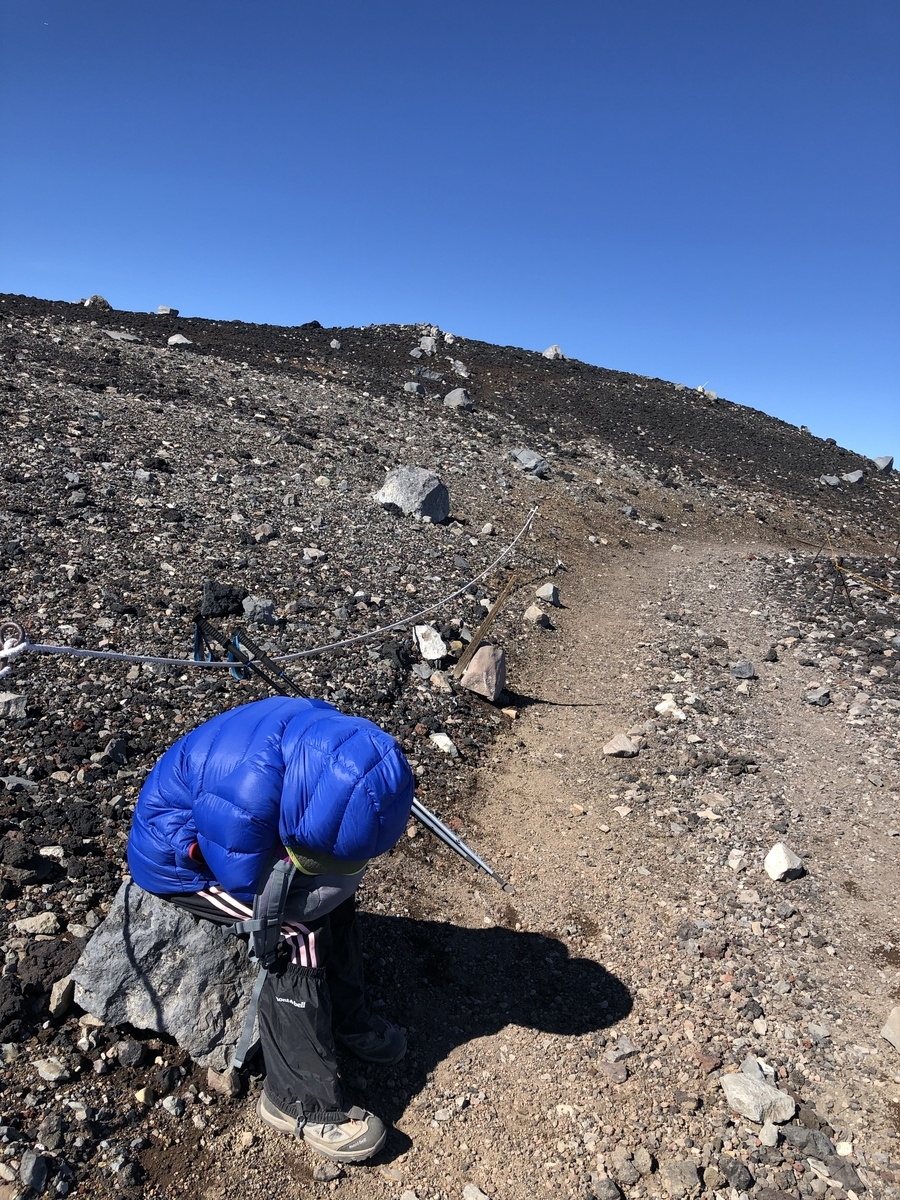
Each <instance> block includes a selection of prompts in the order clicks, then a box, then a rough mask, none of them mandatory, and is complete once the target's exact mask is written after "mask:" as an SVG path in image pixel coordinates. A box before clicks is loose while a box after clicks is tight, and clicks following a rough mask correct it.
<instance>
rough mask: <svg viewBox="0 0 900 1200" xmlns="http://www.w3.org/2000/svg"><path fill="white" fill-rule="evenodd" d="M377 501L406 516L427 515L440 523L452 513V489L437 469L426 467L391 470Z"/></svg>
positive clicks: (378, 493)
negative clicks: (445, 483)
mask: <svg viewBox="0 0 900 1200" xmlns="http://www.w3.org/2000/svg"><path fill="white" fill-rule="evenodd" d="M375 499H376V501H377V502H378V503H379V504H380V505H381V506H382V508H386V509H388V511H390V512H398V513H402V514H403V515H404V516H405V517H408V516H416V517H428V518H429V519H430V520H431V521H433V522H435V523H439V522H441V521H446V520H447V518H448V517H449V516H450V493H449V492H448V491H447V488H446V487H445V486H444V484H443V483H441V481H440V479H438V477H437V475H435V473H434V471H428V470H426V469H425V467H397V468H395V469H394V470H393V471H388V476H387V479H386V480H385V481H384V486H383V487H382V489H381V491H379V492H377V493H376V494H375Z"/></svg>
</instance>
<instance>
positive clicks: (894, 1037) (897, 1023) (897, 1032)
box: [881, 1008, 900, 1050]
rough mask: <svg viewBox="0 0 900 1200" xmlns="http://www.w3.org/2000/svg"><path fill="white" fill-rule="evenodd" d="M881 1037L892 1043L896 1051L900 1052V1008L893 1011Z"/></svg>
mask: <svg viewBox="0 0 900 1200" xmlns="http://www.w3.org/2000/svg"><path fill="white" fill-rule="evenodd" d="M881 1036H882V1037H883V1038H884V1039H885V1040H886V1041H888V1042H890V1043H891V1045H892V1046H893V1047H894V1049H895V1050H900V1008H892V1009H891V1011H890V1014H889V1015H888V1019H887V1021H886V1022H885V1025H884V1029H882V1031H881Z"/></svg>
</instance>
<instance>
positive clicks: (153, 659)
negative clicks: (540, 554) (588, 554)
mask: <svg viewBox="0 0 900 1200" xmlns="http://www.w3.org/2000/svg"><path fill="white" fill-rule="evenodd" d="M536 513H537V509H536V508H533V509H532V510H531V512H530V513H529V514H528V519H527V520H526V522H525V524H524V525H523V526H522V528H521V529H520V530H519V532H518V533H517V534H516V536H515V537H514V538H513V540H512V541H511V542H510V543H509V545H508V546H507V547H506V549H505V550H503V551H502V552H501V553H500V554H498V555H497V557H496V558H495V559H494V561H493V562H492V563H491V564H490V566H487V567H485V568H484V570H483V571H481V572H480V573H479V574H478V575H476V576H474V578H472V579H470V580H469V582H468V583H465V584H463V586H462V587H460V588H457V589H456V591H455V592H451V593H450V594H449V595H447V596H444V597H442V599H440V600H436V601H435V602H434V604H431V605H429V606H428V608H423V609H420V611H419V612H416V613H411V614H410V615H409V616H406V617H401V619H400V620H399V621H393V622H392V623H391V624H390V625H379V626H378V628H377V629H370V630H369V631H368V632H367V633H358V634H355V635H354V636H353V637H348V638H341V639H340V640H339V641H337V642H329V643H328V645H327V646H314V647H313V648H312V649H310V650H297V651H295V652H294V653H293V654H281V655H278V656H277V657H272V658H270V659H269V662H275V663H284V662H294V661H295V660H296V659H298V658H312V657H314V656H315V655H319V654H327V653H328V651H329V650H341V649H343V648H344V647H346V646H356V645H359V644H360V643H361V642H367V641H370V640H371V639H372V638H376V637H382V636H383V635H384V634H386V633H391V632H392V631H393V630H395V629H402V628H403V627H404V626H406V625H411V624H412V623H413V622H414V621H421V620H422V619H423V618H425V617H428V616H431V614H432V613H435V612H437V611H438V610H439V609H441V608H444V607H445V606H446V605H447V604H450V603H451V602H452V601H453V600H457V599H459V597H460V596H462V595H464V594H465V593H466V592H467V591H469V589H470V588H471V587H473V586H474V585H475V584H476V583H480V582H481V580H482V579H484V578H485V577H486V576H487V575H490V573H491V572H492V571H493V570H495V568H496V567H498V566H499V565H500V563H502V562H503V560H504V559H505V558H506V557H508V555H510V554H511V553H512V551H513V550H514V549H515V547H516V546H517V545H518V544H519V542H520V541H521V540H522V538H523V537H524V536H525V534H526V533H527V532H528V530H529V529H530V528H531V524H532V522H533V521H534V518H535V514H536ZM11 641H12V639H7V641H6V642H5V643H4V647H3V649H2V650H0V661H2V660H3V659H8V660H10V661H11V660H12V659H14V658H17V657H18V656H19V655H20V654H24V653H25V652H26V651H30V652H32V653H34V654H62V655H66V656H67V657H71V658H100V659H105V660H106V661H108V662H130V663H156V664H159V665H162V666H166V667H201V668H212V669H214V670H216V669H218V670H221V669H223V668H224V669H226V670H229V671H230V670H231V669H232V668H233V667H234V666H235V665H240V664H235V663H232V662H204V661H202V660H201V661H199V662H198V661H197V660H196V659H193V658H161V657H157V656H156V655H152V654H120V653H118V652H117V651H115V650H81V649H79V648H78V647H76V646H47V645H42V644H41V643H36V642H30V641H29V640H28V638H27V637H26V638H25V639H24V641H21V642H18V643H17V644H15V645H11V644H10V643H11ZM251 661H252V660H251ZM9 670H10V667H8V666H7V667H6V668H5V669H4V670H3V671H0V679H2V678H3V676H4V675H6V674H7V672H8V671H9Z"/></svg>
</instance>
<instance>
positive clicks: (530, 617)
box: [525, 604, 550, 629]
mask: <svg viewBox="0 0 900 1200" xmlns="http://www.w3.org/2000/svg"><path fill="white" fill-rule="evenodd" d="M525 620H526V621H528V623H529V624H530V625H537V626H538V627H539V628H541V629H549V628H550V618H549V617H548V616H547V614H546V613H545V612H544V610H543V609H541V608H538V606H537V605H536V604H532V605H530V606H529V607H528V608H526V609H525Z"/></svg>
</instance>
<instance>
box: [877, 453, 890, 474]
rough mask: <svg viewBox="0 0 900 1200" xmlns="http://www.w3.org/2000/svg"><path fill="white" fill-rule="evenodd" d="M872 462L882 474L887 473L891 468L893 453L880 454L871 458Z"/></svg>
mask: <svg viewBox="0 0 900 1200" xmlns="http://www.w3.org/2000/svg"><path fill="white" fill-rule="evenodd" d="M872 462H873V463H874V464H875V469H876V470H877V471H880V472H881V473H882V475H887V474H888V473H889V472H890V471H891V470H893V466H894V456H893V454H882V455H881V457H880V458H873V459H872Z"/></svg>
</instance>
